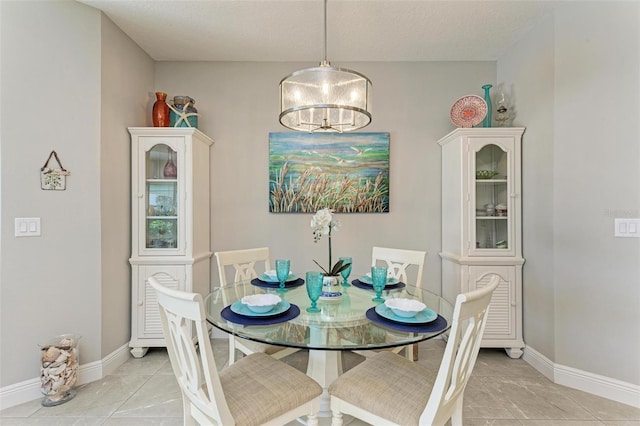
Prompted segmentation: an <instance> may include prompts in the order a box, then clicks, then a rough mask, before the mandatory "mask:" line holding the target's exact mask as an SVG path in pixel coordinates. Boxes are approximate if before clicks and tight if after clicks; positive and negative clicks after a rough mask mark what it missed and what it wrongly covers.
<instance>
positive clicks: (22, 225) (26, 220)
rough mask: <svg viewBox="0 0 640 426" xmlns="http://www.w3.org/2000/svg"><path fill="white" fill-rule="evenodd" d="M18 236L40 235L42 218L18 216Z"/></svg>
mask: <svg viewBox="0 0 640 426" xmlns="http://www.w3.org/2000/svg"><path fill="white" fill-rule="evenodd" d="M15 236H16V237H39V236H40V218H39V217H16V219H15Z"/></svg>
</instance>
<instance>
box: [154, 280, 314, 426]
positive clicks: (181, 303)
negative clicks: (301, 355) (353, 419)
mask: <svg viewBox="0 0 640 426" xmlns="http://www.w3.org/2000/svg"><path fill="white" fill-rule="evenodd" d="M148 280H149V284H150V285H151V287H153V288H154V289H155V291H156V292H157V296H158V307H159V311H160V319H161V322H162V330H163V333H164V337H165V340H166V344H167V352H168V353H169V360H170V361H171V367H172V368H173V372H174V374H175V376H176V379H177V380H178V384H179V386H180V390H181V392H182V401H183V412H184V424H185V425H194V424H200V425H214V424H215V425H234V424H235V425H255V426H257V425H282V424H285V423H288V422H292V421H294V420H296V419H298V418H300V417H302V416H308V418H307V424H308V425H314V426H315V425H317V424H318V418H317V413H318V410H319V409H320V395H321V394H322V387H320V385H318V384H317V383H316V382H315V381H314V380H312V379H311V378H309V377H308V376H307V375H306V374H304V373H302V372H300V371H298V370H296V369H295V368H293V367H291V366H290V365H287V364H285V363H283V362H282V361H278V360H276V359H274V358H272V357H270V356H268V355H266V354H263V353H255V354H252V355H249V356H246V357H244V358H242V359H241V360H239V361H238V362H236V363H235V364H234V365H231V366H228V367H227V368H225V369H223V370H221V371H220V372H218V371H217V369H216V364H215V359H214V356H213V351H212V348H211V341H210V340H209V335H208V333H207V324H206V316H205V312H204V304H203V301H202V296H201V295H200V294H198V293H187V292H184V291H179V290H174V289H170V288H167V287H165V286H163V285H161V284H160V283H159V282H158V281H157V280H156V279H155V278H153V277H151V278H149V279H148ZM191 330H195V332H196V335H197V345H198V349H196V344H195V343H194V339H193V333H192V331H191Z"/></svg>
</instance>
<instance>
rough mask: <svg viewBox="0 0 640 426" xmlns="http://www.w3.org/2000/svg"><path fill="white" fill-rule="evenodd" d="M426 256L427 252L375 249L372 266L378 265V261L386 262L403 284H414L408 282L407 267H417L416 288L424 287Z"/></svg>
mask: <svg viewBox="0 0 640 426" xmlns="http://www.w3.org/2000/svg"><path fill="white" fill-rule="evenodd" d="M426 256H427V252H426V251H417V250H404V249H394V248H386V247H373V250H372V255H371V266H376V265H378V261H380V262H386V266H387V269H388V270H389V272H390V273H391V274H392V275H393V276H394V277H395V278H397V279H399V280H400V281H402V282H403V283H406V284H412V283H409V282H407V267H408V266H409V265H415V266H417V269H418V271H417V277H416V281H415V286H416V287H422V271H423V269H424V259H425V257H426Z"/></svg>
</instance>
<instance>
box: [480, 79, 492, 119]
mask: <svg viewBox="0 0 640 426" xmlns="http://www.w3.org/2000/svg"><path fill="white" fill-rule="evenodd" d="M492 87H493V86H492V85H491V84H485V85H484V86H482V88H483V89H484V100H485V102H486V103H487V115H485V116H484V120H482V127H491V96H490V95H489V89H491V88H492Z"/></svg>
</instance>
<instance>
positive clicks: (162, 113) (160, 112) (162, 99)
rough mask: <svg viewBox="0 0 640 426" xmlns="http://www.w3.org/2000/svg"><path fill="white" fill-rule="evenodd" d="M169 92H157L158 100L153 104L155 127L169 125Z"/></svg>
mask: <svg viewBox="0 0 640 426" xmlns="http://www.w3.org/2000/svg"><path fill="white" fill-rule="evenodd" d="M166 100H167V94H166V93H164V92H156V102H155V103H154V104H153V113H152V120H153V127H169V105H167V102H166Z"/></svg>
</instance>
